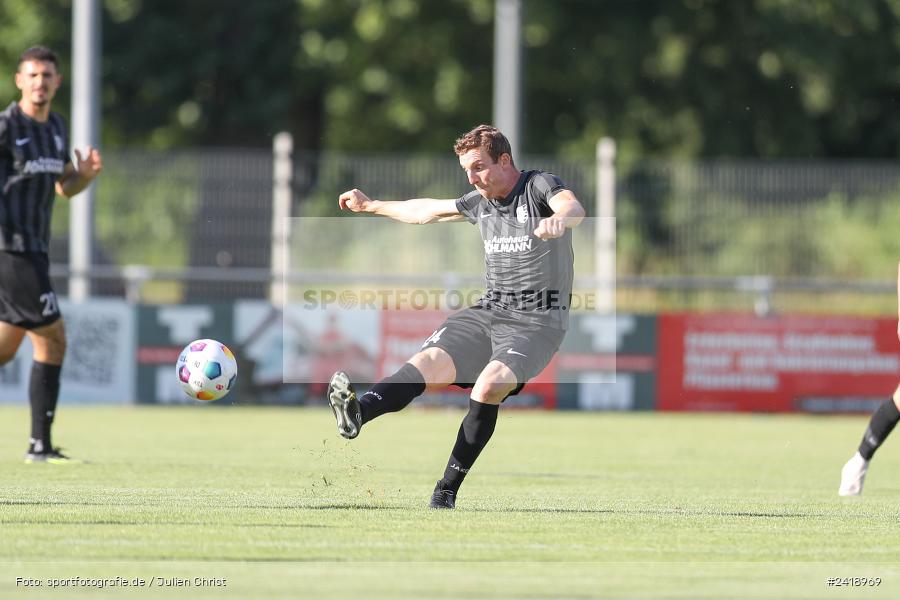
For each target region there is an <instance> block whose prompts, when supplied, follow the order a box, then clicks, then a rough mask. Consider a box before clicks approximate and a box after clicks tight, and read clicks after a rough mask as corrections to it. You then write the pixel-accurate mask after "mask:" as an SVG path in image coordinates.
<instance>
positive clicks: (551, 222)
mask: <svg viewBox="0 0 900 600" xmlns="http://www.w3.org/2000/svg"><path fill="white" fill-rule="evenodd" d="M548 204H549V205H550V208H552V209H553V215H551V216H549V217H547V218H546V219H542V220H541V222H540V223H538V226H537V229H535V230H534V235H535V236H537V237H539V238H540V239H542V240H549V239H553V238H558V237H560V236H562V234H564V233H565V232H566V229H567V228H570V227H576V226H578V224H579V223H581V221H582V219H584V214H585V212H584V207H583V206H581V202H579V201H578V198H576V197H575V194H573V193H572V192H570V191H569V190H562V191H560V192H559V193H557V194H556V195H554V196H553V197H552V198H550V201H549V202H548Z"/></svg>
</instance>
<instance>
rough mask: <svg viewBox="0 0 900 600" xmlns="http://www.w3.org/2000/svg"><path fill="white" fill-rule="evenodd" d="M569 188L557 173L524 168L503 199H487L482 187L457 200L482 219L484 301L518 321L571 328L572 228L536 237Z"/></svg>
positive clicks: (462, 210) (466, 211) (468, 212)
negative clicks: (558, 234)
mask: <svg viewBox="0 0 900 600" xmlns="http://www.w3.org/2000/svg"><path fill="white" fill-rule="evenodd" d="M564 189H566V187H565V185H564V184H563V183H562V181H560V180H559V178H558V177H556V176H555V175H552V174H550V173H545V172H543V171H523V172H522V174H521V176H520V177H519V181H518V182H517V183H516V186H515V187H514V188H513V190H512V192H510V194H509V195H508V196H507V197H506V198H504V199H503V200H486V199H485V198H484V197H483V196H482V195H481V194H480V193H479V192H478V191H472V192H470V193H468V194H466V195H465V196H463V197H462V198H459V199H457V201H456V207H457V208H458V209H459V212H460V213H461V214H463V215H464V216H465V217H466V219H467V220H468V221H469V222H470V223H473V224H475V223H477V224H478V227H479V229H480V230H481V238H482V240H484V264H485V293H484V296H483V297H482V298H481V300H480V301H479V304H480V305H481V306H484V307H486V308H487V307H490V308H491V309H492V310H497V311H499V312H500V313H501V314H505V315H507V316H510V317H513V318H515V319H517V320H520V321H524V322H528V323H534V324H537V325H544V326H548V327H553V328H555V329H566V328H567V326H568V321H569V318H568V317H569V302H570V299H571V295H572V278H573V271H574V254H573V252H572V230H571V229H567V230H566V233H565V234H564V235H563V236H562V237H559V238H556V239H551V240H547V241H544V240H541V239H540V238H538V237H537V236H535V235H534V230H535V229H537V226H538V223H540V221H541V219H542V218H544V217H549V216H550V215H552V214H553V209H551V208H550V204H549V201H550V199H551V198H552V197H553V196H554V195H556V194H557V193H558V192H560V191H561V190H564Z"/></svg>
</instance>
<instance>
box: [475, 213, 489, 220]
mask: <svg viewBox="0 0 900 600" xmlns="http://www.w3.org/2000/svg"><path fill="white" fill-rule="evenodd" d="M489 216H491V213H484V214H483V215H481V216H480V217H478V218H479V219H483V218H485V217H489Z"/></svg>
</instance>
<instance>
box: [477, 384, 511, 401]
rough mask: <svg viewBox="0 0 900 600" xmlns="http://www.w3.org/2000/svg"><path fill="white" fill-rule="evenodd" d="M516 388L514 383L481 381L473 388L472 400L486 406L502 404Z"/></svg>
mask: <svg viewBox="0 0 900 600" xmlns="http://www.w3.org/2000/svg"><path fill="white" fill-rule="evenodd" d="M515 388H516V384H515V383H514V382H509V381H498V380H486V379H479V380H478V381H477V382H475V386H474V387H473V388H472V399H473V400H475V401H476V402H484V403H486V404H500V403H501V402H503V400H504V398H506V397H507V396H509V394H510V392H512V391H513V390H514V389H515Z"/></svg>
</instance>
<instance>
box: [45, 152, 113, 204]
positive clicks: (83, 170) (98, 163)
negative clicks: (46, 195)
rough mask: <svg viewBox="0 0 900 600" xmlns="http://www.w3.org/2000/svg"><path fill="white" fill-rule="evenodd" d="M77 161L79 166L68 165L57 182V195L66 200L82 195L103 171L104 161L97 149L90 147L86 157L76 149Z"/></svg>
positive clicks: (85, 154)
mask: <svg viewBox="0 0 900 600" xmlns="http://www.w3.org/2000/svg"><path fill="white" fill-rule="evenodd" d="M75 159H76V160H77V161H78V164H77V165H73V164H72V163H69V164H67V165H66V168H65V170H63V173H62V175H60V177H59V179H58V180H57V181H56V193H57V194H59V195H60V196H65V197H66V198H71V197H72V196H75V195H76V194H79V193H81V192H82V191H83V190H84V188H86V187H87V186H89V185H90V184H91V182H92V181H93V180H94V178H95V177H97V175H99V174H100V171H102V170H103V159H101V158H100V151H99V150H97V149H96V148H91V147H90V146H88V147H87V149H86V150H85V152H84V156H81V152H79V151H78V150H77V149H76V150H75Z"/></svg>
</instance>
